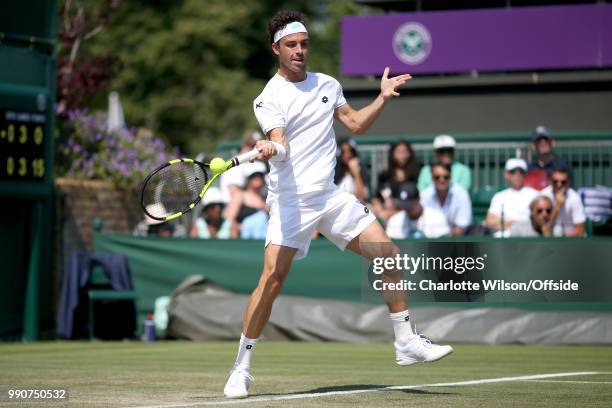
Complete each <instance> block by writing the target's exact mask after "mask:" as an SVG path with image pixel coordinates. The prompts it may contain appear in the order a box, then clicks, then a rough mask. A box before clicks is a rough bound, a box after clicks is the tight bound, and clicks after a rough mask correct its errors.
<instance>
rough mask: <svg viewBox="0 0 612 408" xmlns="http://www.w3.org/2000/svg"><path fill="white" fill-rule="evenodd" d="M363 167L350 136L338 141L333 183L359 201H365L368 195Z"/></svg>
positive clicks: (355, 145)
mask: <svg viewBox="0 0 612 408" xmlns="http://www.w3.org/2000/svg"><path fill="white" fill-rule="evenodd" d="M363 169H364V166H362V165H361V163H360V161H359V154H358V153H357V144H356V143H355V141H354V140H353V139H351V138H346V139H342V140H341V141H340V142H339V143H338V153H337V160H336V171H335V173H334V183H335V184H336V185H338V186H340V187H341V188H343V189H344V190H345V191H347V192H349V193H351V194H353V195H354V196H355V197H357V198H358V199H359V200H360V201H365V200H366V199H367V196H368V191H367V188H366V186H365V183H366V180H367V175H366V173H365V171H364V170H363Z"/></svg>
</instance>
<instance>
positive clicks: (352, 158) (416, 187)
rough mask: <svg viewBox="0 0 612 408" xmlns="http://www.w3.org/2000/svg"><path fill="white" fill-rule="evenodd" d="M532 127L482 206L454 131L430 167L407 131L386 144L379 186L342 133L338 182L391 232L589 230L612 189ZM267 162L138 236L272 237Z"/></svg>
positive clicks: (247, 141)
mask: <svg viewBox="0 0 612 408" xmlns="http://www.w3.org/2000/svg"><path fill="white" fill-rule="evenodd" d="M531 135H532V137H531V140H530V141H529V143H530V146H531V149H532V159H531V160H530V161H529V162H528V161H526V160H525V159H524V158H521V157H510V158H508V159H507V160H506V161H505V163H504V164H503V170H502V172H503V179H504V180H505V185H503V186H496V187H495V188H494V189H489V190H488V193H489V194H488V197H487V198H485V200H484V201H479V203H478V205H480V206H481V207H482V206H485V207H486V209H485V211H484V212H483V211H480V212H479V211H478V209H475V208H474V207H473V205H472V200H473V199H474V198H476V199H477V200H478V199H479V198H478V197H475V195H477V194H475V192H476V191H477V190H476V189H475V188H474V186H473V182H472V170H471V169H470V167H469V166H467V165H466V164H464V163H462V162H461V161H459V160H457V159H456V154H455V151H456V148H457V142H456V140H455V138H454V137H453V136H451V135H446V134H442V135H438V136H437V137H435V138H434V139H433V141H432V151H433V161H432V163H431V164H428V165H423V161H422V159H421V158H419V156H418V154H417V153H415V150H414V149H413V147H412V145H411V143H410V142H409V138H407V139H405V140H399V141H396V142H394V143H392V144H390V145H388V149H387V150H388V155H387V162H386V166H385V167H386V169H385V170H384V171H381V172H379V173H377V174H375V175H374V178H373V179H374V180H376V184H375V185H372V184H371V183H370V180H372V177H370V174H369V173H370V172H371V166H370V168H369V166H368V163H366V160H364V158H363V157H361V156H360V154H359V146H358V144H357V143H356V142H355V139H353V138H350V137H342V138H338V140H337V153H336V159H337V164H336V169H335V174H334V182H335V183H336V184H337V185H339V186H340V187H341V188H343V189H344V190H346V191H348V192H350V193H352V194H354V195H355V196H356V197H357V198H358V199H359V200H360V201H362V202H364V203H366V204H367V205H368V207H369V208H370V210H371V211H373V213H374V214H375V215H376V216H377V218H378V220H379V221H380V222H381V224H382V225H383V226H384V227H385V229H386V231H387V234H388V235H389V236H390V237H391V238H394V239H406V238H442V237H456V236H466V235H468V236H494V237H499V238H502V237H505V238H507V237H538V236H542V237H553V236H554V237H585V236H586V235H587V227H586V225H587V221H593V220H595V221H602V220H607V219H608V218H609V217H610V215H611V209H610V206H609V202H610V197H611V194H612V193H611V191H610V189H606V188H603V187H601V186H600V187H597V186H584V185H574V184H573V180H572V169H571V166H570V165H569V164H568V163H567V162H566V161H565V160H564V159H563V158H561V157H559V156H557V155H556V154H555V150H554V146H555V139H554V137H553V134H552V133H551V131H550V130H549V129H548V128H546V127H544V126H538V127H537V128H535V129H533V131H532V132H531ZM262 137H263V136H262V135H261V133H260V132H258V131H248V132H246V133H245V134H244V135H243V139H242V145H241V147H240V152H247V151H249V150H251V149H252V148H253V147H254V146H255V143H256V142H257V141H258V140H261V139H262ZM268 170H269V168H268V165H267V164H266V163H264V162H260V161H256V162H253V163H248V164H246V165H243V166H241V167H238V168H234V169H231V170H230V171H228V172H227V173H225V174H223V175H222V177H221V178H220V181H219V182H218V183H217V185H215V186H214V187H212V188H211V189H210V190H209V192H208V194H207V195H206V196H205V197H204V199H203V202H202V203H201V204H200V207H199V209H198V210H197V211H196V214H195V215H194V216H193V217H192V220H191V221H188V222H184V221H180V220H179V221H174V222H170V223H164V224H159V223H157V222H156V221H155V220H153V219H148V218H146V217H145V219H144V220H143V221H142V222H141V223H139V224H138V226H137V227H136V229H135V230H134V234H136V235H141V236H145V235H149V234H154V235H162V236H168V237H170V236H173V237H190V238H204V239H238V238H243V239H265V237H266V229H267V222H268V207H267V205H266V182H265V179H266V174H267V172H268ZM313 171H316V170H313ZM587 216H588V218H587ZM316 237H317V236H315V237H314V238H316Z"/></svg>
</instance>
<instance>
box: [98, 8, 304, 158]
mask: <svg viewBox="0 0 612 408" xmlns="http://www.w3.org/2000/svg"><path fill="white" fill-rule="evenodd" d="M306 3H308V2H306V1H303V2H296V1H294V2H284V1H272V2H265V1H248V0H233V1H231V2H228V1H221V0H209V1H201V0H183V1H170V0H157V1H151V0H124V1H123V2H122V4H121V6H120V7H119V8H118V9H117V10H115V12H114V13H113V16H112V21H111V23H110V24H109V25H108V27H106V29H105V30H104V31H102V32H101V33H99V35H97V36H96V37H95V38H94V39H92V40H91V41H89V42H88V44H87V47H88V51H89V52H90V53H92V54H94V55H95V54H108V53H113V54H114V55H115V56H116V57H117V58H118V60H119V61H120V69H119V70H118V72H117V73H116V75H115V76H114V78H113V79H112V81H111V84H110V87H109V90H110V89H112V90H117V91H118V92H119V93H120V94H121V99H122V103H123V107H124V110H125V114H126V118H127V120H128V122H129V123H130V124H132V125H141V126H145V127H147V128H150V129H152V130H153V131H154V132H155V133H156V134H160V135H164V136H166V137H167V138H168V139H169V140H170V141H171V142H172V144H174V145H178V146H179V147H180V148H181V150H183V151H184V152H187V153H192V154H193V153H196V152H198V151H202V150H208V151H210V150H214V149H215V148H216V143H217V140H218V139H226V138H229V139H237V138H239V137H240V135H241V133H242V132H243V131H244V130H245V129H247V128H254V127H256V125H257V124H256V121H255V118H254V116H253V111H252V100H253V99H254V98H255V96H256V95H257V94H258V93H259V92H260V91H261V89H262V88H263V86H264V85H265V82H266V81H267V77H268V76H269V74H270V72H271V70H272V69H273V63H274V60H273V58H271V57H270V50H269V45H268V44H267V40H266V35H265V33H266V24H267V20H268V18H269V17H270V15H272V14H273V13H274V12H275V11H276V10H277V9H280V8H284V7H296V8H300V9H305V8H307V7H308V5H307V4H306ZM306 11H308V10H306ZM103 96H104V95H100V96H99V97H98V104H97V105H98V106H97V107H98V108H103V107H104V104H105V103H106V99H105V98H104V97H103Z"/></svg>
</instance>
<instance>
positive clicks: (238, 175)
mask: <svg viewBox="0 0 612 408" xmlns="http://www.w3.org/2000/svg"><path fill="white" fill-rule="evenodd" d="M262 139H263V136H262V135H261V133H259V132H258V131H247V132H245V133H244V135H242V145H241V146H240V153H239V154H242V153H246V152H249V151H251V150H253V149H254V148H255V143H257V141H258V140H262ZM259 163H261V162H259ZM257 166H258V162H253V163H243V164H241V165H240V166H238V167H234V168H232V169H229V170H228V171H226V172H225V173H223V174H222V175H221V177H219V187H220V188H221V194H222V195H223V200H225V202H226V203H231V202H232V201H238V196H239V195H240V194H241V192H242V190H243V189H244V186H245V185H246V178H247V175H249V174H251V173H253V171H254V170H253V169H255V168H258V167H257ZM229 208H230V206H229V205H228V206H227V207H226V210H228V209H229ZM226 218H227V214H226Z"/></svg>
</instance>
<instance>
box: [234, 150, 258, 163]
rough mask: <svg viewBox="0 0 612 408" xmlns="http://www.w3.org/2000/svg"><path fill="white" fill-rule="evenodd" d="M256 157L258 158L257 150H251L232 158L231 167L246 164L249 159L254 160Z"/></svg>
mask: <svg viewBox="0 0 612 408" xmlns="http://www.w3.org/2000/svg"><path fill="white" fill-rule="evenodd" d="M257 156H259V150H257V149H253V150H251V151H250V152H246V153H242V154H240V155H238V156H236V157H234V158H233V159H232V164H233V166H238V165H240V164H242V163H246V162H248V161H249V160H251V159H254V158H255V157H257ZM233 166H232V167H233Z"/></svg>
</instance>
